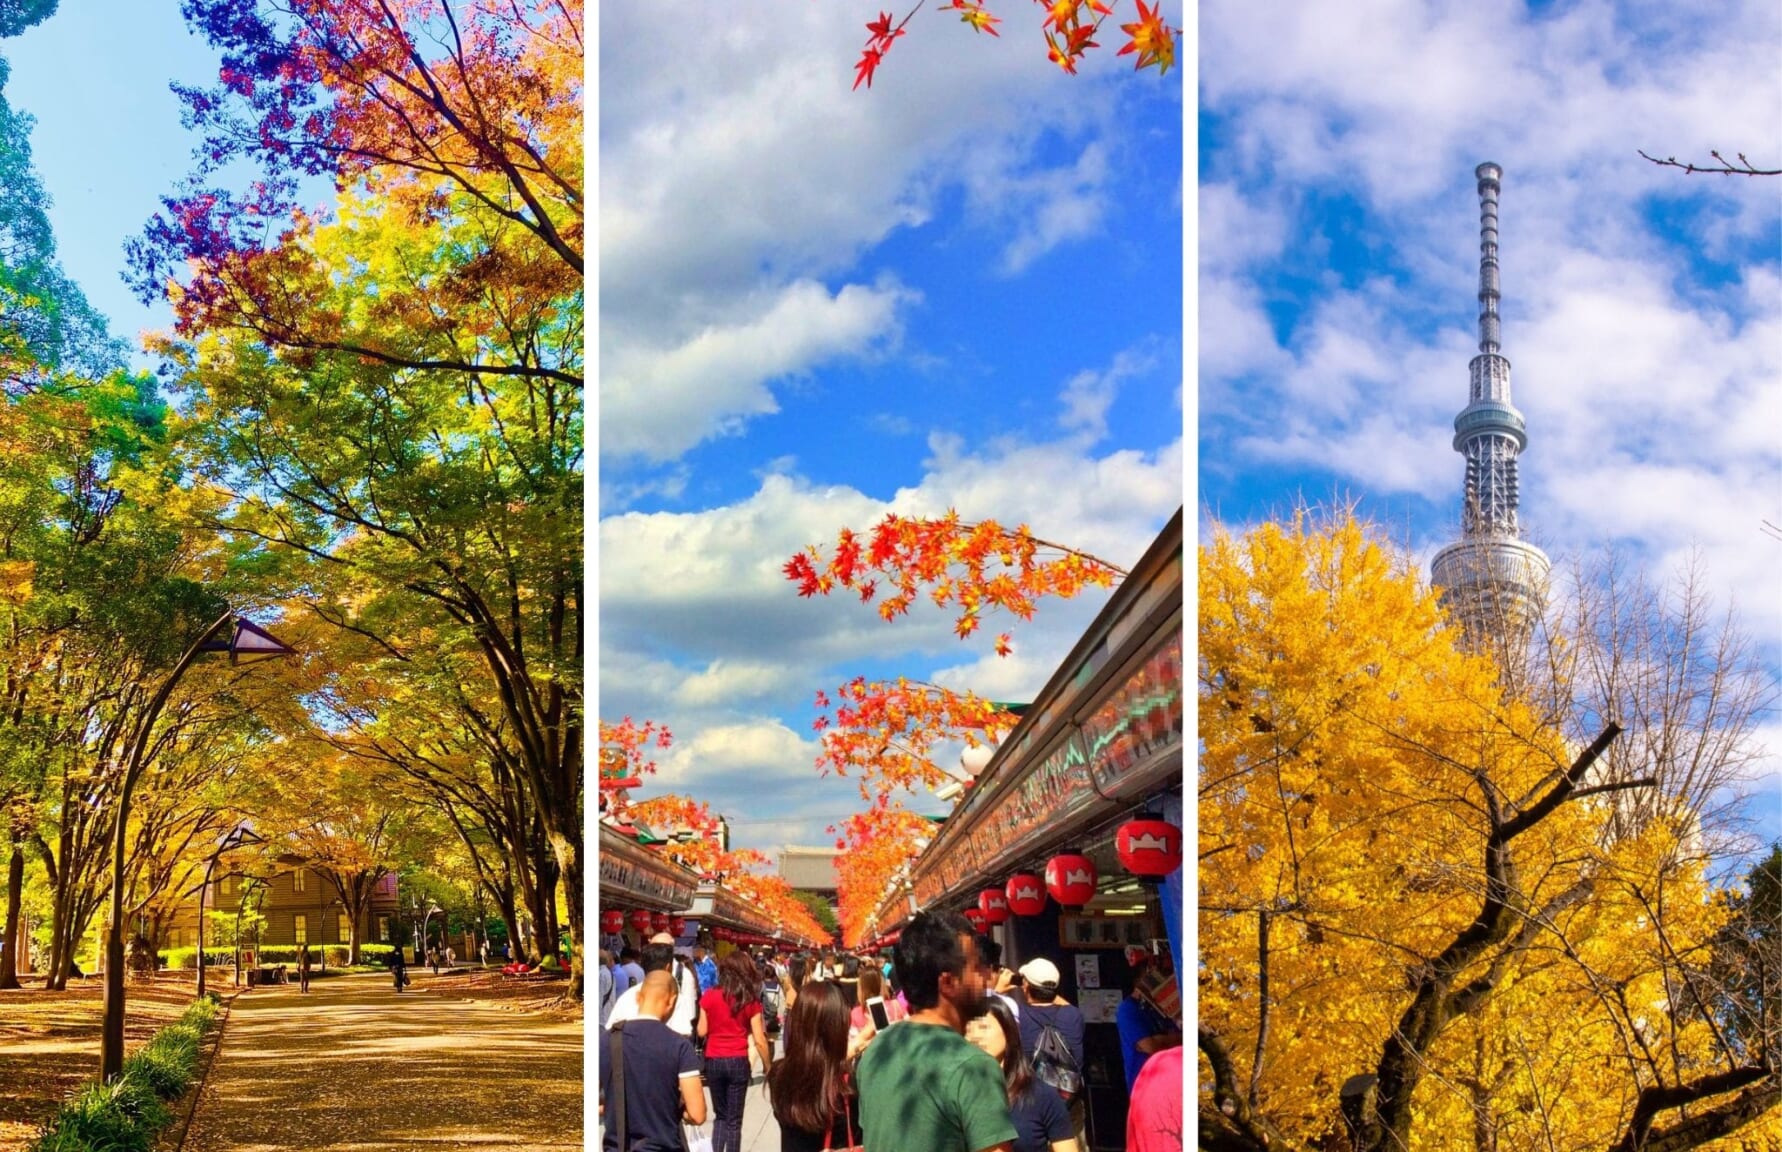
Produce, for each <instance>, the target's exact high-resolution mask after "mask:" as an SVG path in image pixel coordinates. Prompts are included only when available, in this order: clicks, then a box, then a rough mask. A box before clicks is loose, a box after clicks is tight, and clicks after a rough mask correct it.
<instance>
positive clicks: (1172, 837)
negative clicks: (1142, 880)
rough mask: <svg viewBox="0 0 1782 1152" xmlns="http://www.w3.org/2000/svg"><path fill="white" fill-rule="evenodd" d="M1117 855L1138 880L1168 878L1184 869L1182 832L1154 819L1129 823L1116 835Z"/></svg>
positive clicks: (1165, 821) (1115, 849) (1172, 825)
mask: <svg viewBox="0 0 1782 1152" xmlns="http://www.w3.org/2000/svg"><path fill="white" fill-rule="evenodd" d="M1114 851H1115V852H1116V853H1118V854H1119V857H1120V866H1121V867H1122V868H1125V869H1126V870H1127V871H1128V872H1131V873H1132V874H1133V875H1135V876H1147V877H1151V878H1152V879H1156V878H1158V877H1161V876H1168V875H1169V874H1170V873H1171V872H1174V871H1175V870H1176V869H1177V868H1180V867H1181V866H1182V830H1181V829H1180V828H1178V827H1176V826H1175V825H1174V824H1171V823H1170V822H1169V821H1168V820H1159V819H1156V818H1155V817H1147V818H1145V819H1142V820H1128V821H1127V822H1126V823H1124V824H1122V825H1120V831H1118V832H1116V833H1115V834H1114Z"/></svg>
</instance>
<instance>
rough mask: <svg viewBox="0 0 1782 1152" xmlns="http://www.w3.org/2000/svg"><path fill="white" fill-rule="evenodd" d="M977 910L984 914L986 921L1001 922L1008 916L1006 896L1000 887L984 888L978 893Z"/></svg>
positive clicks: (991, 922)
mask: <svg viewBox="0 0 1782 1152" xmlns="http://www.w3.org/2000/svg"><path fill="white" fill-rule="evenodd" d="M978 911H980V912H982V913H983V914H984V920H985V921H986V922H987V923H990V924H1001V923H1002V922H1003V921H1004V920H1007V919H1008V918H1009V901H1008V897H1006V896H1004V895H1003V894H1002V889H1000V888H986V889H984V890H983V891H982V892H979V893H978Z"/></svg>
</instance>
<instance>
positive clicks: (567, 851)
mask: <svg viewBox="0 0 1782 1152" xmlns="http://www.w3.org/2000/svg"><path fill="white" fill-rule="evenodd" d="M551 847H552V848H553V849H554V850H555V851H556V854H557V866H558V868H559V869H560V870H561V871H562V873H563V885H564V887H563V896H564V901H565V903H566V904H567V905H568V909H569V933H570V938H571V940H572V941H573V944H574V951H572V952H571V953H570V957H569V996H570V998H571V999H574V1000H580V999H581V998H582V953H583V952H584V951H585V950H586V949H587V947H588V941H587V939H586V937H584V936H583V935H582V858H581V845H580V843H579V837H578V839H577V841H576V842H571V841H570V840H569V839H568V838H566V837H563V836H553V837H552V838H551ZM555 903H556V902H555V901H552V904H553V905H555ZM552 910H553V911H555V907H553V909H552Z"/></svg>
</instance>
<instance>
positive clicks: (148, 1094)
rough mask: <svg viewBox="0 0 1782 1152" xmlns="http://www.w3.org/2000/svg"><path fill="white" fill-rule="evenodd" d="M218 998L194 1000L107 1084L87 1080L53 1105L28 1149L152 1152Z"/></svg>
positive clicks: (193, 1065) (188, 1078)
mask: <svg viewBox="0 0 1782 1152" xmlns="http://www.w3.org/2000/svg"><path fill="white" fill-rule="evenodd" d="M217 1011H218V1009H217V1001H216V999H215V998H214V997H211V996H205V997H203V998H202V999H198V1000H194V1001H193V1002H192V1003H191V1004H190V1005H188V1006H187V1008H186V1010H185V1011H184V1012H182V1013H180V1017H179V1020H178V1021H176V1022H175V1023H173V1024H169V1025H168V1026H167V1027H165V1028H163V1029H161V1030H160V1031H159V1032H156V1033H155V1034H154V1035H153V1036H152V1037H150V1038H149V1042H148V1043H147V1044H144V1045H143V1046H142V1047H141V1048H140V1049H138V1050H137V1051H136V1052H135V1053H133V1054H132V1055H131V1056H130V1058H129V1059H127V1060H125V1061H124V1069H123V1072H122V1073H121V1074H120V1075H119V1076H118V1077H117V1078H116V1079H115V1080H113V1081H112V1082H111V1083H109V1084H105V1085H99V1084H90V1085H88V1086H87V1087H86V1088H85V1089H84V1090H82V1091H81V1092H80V1093H79V1094H78V1095H76V1096H75V1097H73V1098H72V1099H70V1100H68V1101H66V1102H64V1103H63V1105H62V1106H61V1108H59V1109H57V1111H56V1115H55V1117H54V1118H53V1119H52V1120H51V1121H50V1123H49V1125H48V1126H47V1127H46V1128H45V1129H44V1130H43V1131H42V1132H41V1133H39V1135H38V1137H37V1139H36V1140H35V1141H33V1142H32V1144H31V1152H151V1149H153V1148H154V1144H155V1135H156V1133H158V1132H160V1130H161V1129H163V1128H165V1127H166V1126H167V1125H168V1123H170V1122H171V1121H172V1119H173V1114H172V1113H171V1112H169V1111H168V1110H167V1106H166V1104H164V1103H162V1101H164V1100H177V1099H179V1098H180V1097H181V1096H183V1095H185V1092H186V1089H187V1088H189V1087H191V1084H192V1077H193V1076H195V1075H196V1074H197V1071H198V1046H199V1044H200V1043H201V1042H202V1041H203V1039H204V1035H205V1033H207V1032H209V1031H210V1030H211V1028H212V1027H213V1026H215V1024H216V1019H217Z"/></svg>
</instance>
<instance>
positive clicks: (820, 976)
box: [810, 948, 837, 980]
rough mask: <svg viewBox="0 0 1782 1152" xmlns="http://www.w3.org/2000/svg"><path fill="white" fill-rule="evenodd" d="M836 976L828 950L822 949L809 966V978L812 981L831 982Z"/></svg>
mask: <svg viewBox="0 0 1782 1152" xmlns="http://www.w3.org/2000/svg"><path fill="white" fill-rule="evenodd" d="M836 975H837V971H836V969H835V966H834V962H833V961H832V959H831V957H830V953H829V949H827V948H824V949H822V950H821V951H819V952H818V953H817V956H816V960H815V961H814V962H813V963H812V964H811V969H810V978H811V979H812V980H833V979H835V977H836Z"/></svg>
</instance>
